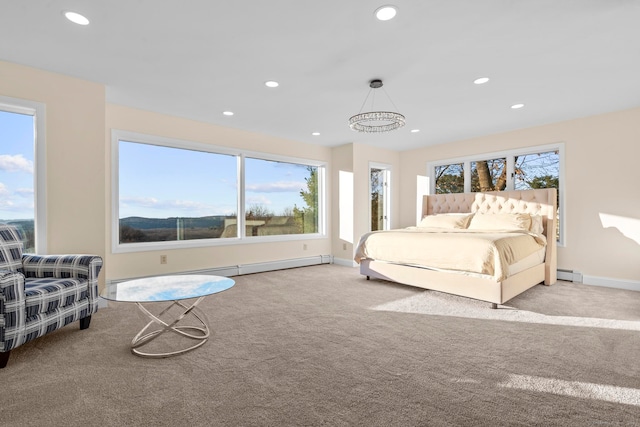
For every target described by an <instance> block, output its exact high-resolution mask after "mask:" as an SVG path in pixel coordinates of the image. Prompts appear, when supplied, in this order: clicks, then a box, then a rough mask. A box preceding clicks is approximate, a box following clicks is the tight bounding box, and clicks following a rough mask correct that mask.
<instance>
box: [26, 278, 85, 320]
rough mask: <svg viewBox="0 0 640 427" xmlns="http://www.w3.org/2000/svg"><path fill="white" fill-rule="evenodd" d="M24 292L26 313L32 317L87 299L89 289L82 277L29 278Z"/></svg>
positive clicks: (28, 316)
mask: <svg viewBox="0 0 640 427" xmlns="http://www.w3.org/2000/svg"><path fill="white" fill-rule="evenodd" d="M83 282H84V283H83ZM24 294H25V301H26V307H25V313H26V316H27V318H30V317H33V316H37V315H38V314H40V313H48V312H50V311H53V310H56V309H57V308H58V307H65V306H67V305H72V304H75V303H76V302H77V301H80V300H83V299H86V298H87V296H88V294H89V289H88V287H87V282H86V281H82V280H80V279H56V278H43V279H28V280H27V281H26V283H25V292H24Z"/></svg>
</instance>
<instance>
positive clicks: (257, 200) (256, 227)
mask: <svg viewBox="0 0 640 427" xmlns="http://www.w3.org/2000/svg"><path fill="white" fill-rule="evenodd" d="M244 175H245V233H246V234H245V235H246V236H248V237H249V236H274V235H287V234H310V233H318V232H319V228H318V223H319V220H318V219H319V198H318V167H317V166H309V165H303V164H296V163H287V162H278V161H272V160H264V159H256V158H249V157H248V158H246V159H245V170H244Z"/></svg>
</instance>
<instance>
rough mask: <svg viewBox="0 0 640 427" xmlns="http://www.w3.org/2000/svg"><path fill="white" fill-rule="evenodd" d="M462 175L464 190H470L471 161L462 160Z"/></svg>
mask: <svg viewBox="0 0 640 427" xmlns="http://www.w3.org/2000/svg"><path fill="white" fill-rule="evenodd" d="M463 175H464V192H465V193H470V192H471V161H470V160H467V161H466V162H464V166H463Z"/></svg>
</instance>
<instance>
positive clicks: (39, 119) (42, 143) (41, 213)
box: [0, 96, 47, 255]
mask: <svg viewBox="0 0 640 427" xmlns="http://www.w3.org/2000/svg"><path fill="white" fill-rule="evenodd" d="M0 110H2V111H6V112H9V113H16V114H26V115H29V116H32V117H33V127H34V129H33V135H34V137H33V144H34V147H33V163H34V164H33V175H34V177H33V191H34V198H33V203H34V209H33V211H34V212H33V214H34V218H33V232H34V235H35V238H34V239H35V247H36V250H35V251H36V253H37V254H41V255H45V254H47V151H46V150H47V144H46V131H45V119H46V106H45V104H43V103H41V102H35V101H29V100H26V99H19V98H11V97H8V96H0Z"/></svg>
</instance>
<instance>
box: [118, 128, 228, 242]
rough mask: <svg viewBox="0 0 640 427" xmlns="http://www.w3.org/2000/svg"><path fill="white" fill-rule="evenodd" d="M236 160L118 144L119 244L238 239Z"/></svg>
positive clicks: (225, 156)
mask: <svg viewBox="0 0 640 427" xmlns="http://www.w3.org/2000/svg"><path fill="white" fill-rule="evenodd" d="M237 168H238V167H237V157H236V156H231V155H223V154H216V153H209V152H203V151H195V150H186V149H180V148H171V147H164V146H159V145H151V144H143V143H137V142H127V141H120V142H119V198H120V200H119V236H120V237H119V241H120V243H140V242H163V241H172V240H196V239H217V238H224V237H237V236H238V233H237V217H236V212H237V210H238V198H237V197H238V196H237V193H238V190H237V188H238V183H237V176H238V170H237Z"/></svg>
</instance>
